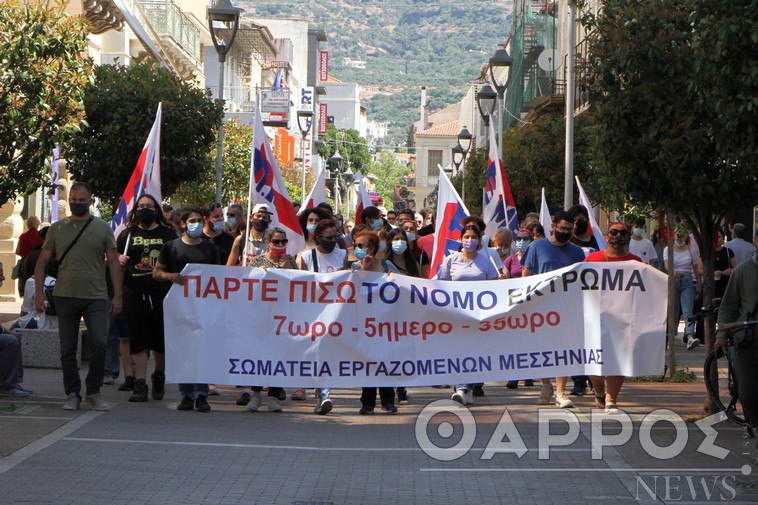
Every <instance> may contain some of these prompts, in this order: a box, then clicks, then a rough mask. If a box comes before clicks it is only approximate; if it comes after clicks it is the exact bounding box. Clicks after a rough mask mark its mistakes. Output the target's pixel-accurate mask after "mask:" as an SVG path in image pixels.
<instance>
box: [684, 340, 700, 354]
mask: <svg viewBox="0 0 758 505" xmlns="http://www.w3.org/2000/svg"><path fill="white" fill-rule="evenodd" d="M699 345H700V339H699V338H690V340H689V341H688V342H687V350H688V351H691V350H692V349H694V348H695V347H697V346H699Z"/></svg>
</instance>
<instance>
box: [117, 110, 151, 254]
mask: <svg viewBox="0 0 758 505" xmlns="http://www.w3.org/2000/svg"><path fill="white" fill-rule="evenodd" d="M162 109H163V104H161V103H160V102H159V103H158V112H156V113H155V121H154V122H153V127H152V129H151V130H150V134H149V135H148V136H147V141H146V142H145V146H144V147H143V148H142V154H140V157H139V159H138V160H137V166H136V167H134V171H133V172H132V176H131V177H130V178H129V183H128V184H127V185H126V189H125V190H124V194H123V195H122V196H121V200H119V202H118V207H116V210H115V212H114V213H113V221H111V229H112V230H113V233H114V235H116V238H118V236H119V235H120V234H121V232H122V231H123V230H124V229H125V228H126V219H127V216H128V215H129V211H131V210H132V207H134V204H135V203H136V202H137V200H139V197H140V196H142V195H144V194H148V195H152V196H154V197H155V199H156V200H158V203H160V202H161V201H162V200H163V197H162V196H161V111H162ZM157 212H163V209H157ZM127 242H128V241H127ZM128 245H129V244H128V243H127V247H128Z"/></svg>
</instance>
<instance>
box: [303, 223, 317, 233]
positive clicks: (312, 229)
mask: <svg viewBox="0 0 758 505" xmlns="http://www.w3.org/2000/svg"><path fill="white" fill-rule="evenodd" d="M305 229H306V230H308V233H313V232H315V231H316V223H310V224H308V225H306V226H305Z"/></svg>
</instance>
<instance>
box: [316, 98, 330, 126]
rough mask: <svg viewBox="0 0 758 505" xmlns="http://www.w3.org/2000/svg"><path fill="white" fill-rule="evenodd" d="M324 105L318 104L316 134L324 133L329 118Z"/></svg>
mask: <svg viewBox="0 0 758 505" xmlns="http://www.w3.org/2000/svg"><path fill="white" fill-rule="evenodd" d="M326 105H327V104H325V103H320V104H318V132H319V133H326V130H327V123H328V120H329V117H328V116H327V112H326Z"/></svg>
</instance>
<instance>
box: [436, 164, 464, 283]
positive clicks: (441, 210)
mask: <svg viewBox="0 0 758 505" xmlns="http://www.w3.org/2000/svg"><path fill="white" fill-rule="evenodd" d="M467 216H468V209H466V206H465V205H464V204H463V202H462V201H461V199H460V197H459V196H458V193H457V192H456V191H455V188H454V187H453V185H452V184H451V183H450V179H448V178H447V175H446V174H445V172H444V171H440V179H439V187H438V189H437V217H436V221H435V222H436V229H435V235H434V249H433V252H432V261H431V266H430V268H429V278H430V279H434V278H435V277H437V273H438V271H439V269H440V266H441V265H442V260H444V259H445V256H447V255H448V254H450V253H452V252H455V251H457V250H458V244H459V242H458V240H459V239H460V238H461V231H462V230H463V224H462V221H463V220H464V219H465V218H466V217H467Z"/></svg>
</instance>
